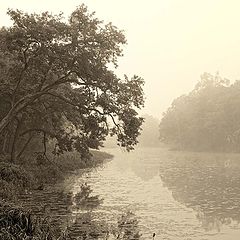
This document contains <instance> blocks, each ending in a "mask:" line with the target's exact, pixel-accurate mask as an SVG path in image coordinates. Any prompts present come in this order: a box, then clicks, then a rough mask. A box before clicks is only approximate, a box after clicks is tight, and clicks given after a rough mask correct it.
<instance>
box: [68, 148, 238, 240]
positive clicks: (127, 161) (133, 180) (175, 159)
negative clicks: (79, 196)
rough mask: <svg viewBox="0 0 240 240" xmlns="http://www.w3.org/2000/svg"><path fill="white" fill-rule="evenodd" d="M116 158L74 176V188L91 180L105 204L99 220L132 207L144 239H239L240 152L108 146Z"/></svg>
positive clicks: (98, 214) (116, 215) (111, 217)
mask: <svg viewBox="0 0 240 240" xmlns="http://www.w3.org/2000/svg"><path fill="white" fill-rule="evenodd" d="M107 152H109V153H111V154H113V155H114V159H113V160H112V161H110V162H108V163H106V164H105V165H104V166H102V167H100V168H98V169H96V170H94V171H88V172H86V173H84V174H83V175H82V174H81V176H80V175H79V177H78V176H75V177H74V179H72V181H71V187H72V190H73V192H77V191H79V186H80V184H81V183H82V182H87V183H88V184H89V185H90V186H91V187H92V189H93V194H97V195H99V196H100V197H101V198H103V199H104V200H103V203H102V204H101V205H100V206H99V207H98V208H96V209H95V210H93V212H95V214H96V216H97V218H98V219H101V220H102V221H104V220H105V221H107V222H111V221H112V222H114V221H115V220H116V218H118V217H119V216H120V215H121V214H122V212H124V211H127V210H130V211H132V212H134V213H135V215H136V217H137V219H138V220H139V228H140V231H141V234H142V239H151V238H152V234H153V233H156V237H155V239H169V240H170V239H171V240H178V239H181V240H182V239H206V240H208V239H209V240H212V239H218V240H223V239H227V240H229V239H239V236H240V225H239V221H240V174H239V173H240V156H239V155H238V154H223V153H189V152H177V151H168V150H167V149H164V148H161V149H160V148H141V149H137V150H136V151H134V152H132V153H126V152H124V151H121V150H119V149H107Z"/></svg>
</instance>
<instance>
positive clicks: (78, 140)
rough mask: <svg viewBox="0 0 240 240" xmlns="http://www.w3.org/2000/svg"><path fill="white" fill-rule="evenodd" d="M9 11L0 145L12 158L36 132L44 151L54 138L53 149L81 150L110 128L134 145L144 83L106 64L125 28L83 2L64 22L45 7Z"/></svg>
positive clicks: (1, 37) (3, 35)
mask: <svg viewBox="0 0 240 240" xmlns="http://www.w3.org/2000/svg"><path fill="white" fill-rule="evenodd" d="M8 15H9V16H10V17H11V19H12V21H13V25H12V26H11V27H8V28H5V27H4V28H2V29H1V30H0V141H1V143H2V144H1V146H2V148H1V150H0V151H1V152H9V153H11V155H12V160H14V159H15V158H16V156H20V155H21V154H22V152H24V151H25V149H26V147H27V146H28V144H29V143H30V142H31V141H32V140H33V139H34V138H35V137H38V138H39V136H41V137H42V141H43V146H44V152H46V142H47V140H48V139H54V140H55V141H54V142H55V153H62V152H64V151H72V150H74V149H75V150H78V151H79V152H80V153H82V154H85V153H88V149H89V148H98V147H99V145H101V142H102V141H103V140H104V139H105V137H106V136H107V135H108V134H112V135H113V134H116V135H117V138H118V142H119V144H120V145H121V146H123V147H125V148H126V149H127V150H131V149H133V146H134V145H135V144H137V137H138V135H139V131H140V126H141V123H142V121H143V119H142V118H141V117H139V116H138V113H137V111H136V110H137V109H140V108H141V107H143V104H144V98H143V89H142V86H143V84H144V81H143V79H142V78H140V77H138V76H133V77H132V78H128V77H127V76H125V78H124V79H120V78H119V77H118V76H117V75H116V74H115V73H114V71H113V70H112V69H114V67H115V68H116V67H117V59H118V57H120V56H122V48H121V47H122V45H123V44H125V43H126V40H125V36H124V34H123V32H122V31H119V30H118V29H117V28H116V27H115V26H113V25H112V24H111V23H109V24H106V25H104V23H103V22H102V21H99V20H98V19H97V18H95V16H94V13H89V12H88V10H87V8H86V7H85V6H84V5H82V6H80V7H78V8H77V9H76V10H75V11H74V12H73V13H72V14H71V16H70V18H69V19H68V20H66V19H64V18H63V16H62V15H61V14H59V15H52V14H50V13H48V12H45V13H42V14H27V13H23V12H21V11H19V10H9V11H8ZM109 120H110V121H111V123H109ZM16 149H18V151H17V150H16Z"/></svg>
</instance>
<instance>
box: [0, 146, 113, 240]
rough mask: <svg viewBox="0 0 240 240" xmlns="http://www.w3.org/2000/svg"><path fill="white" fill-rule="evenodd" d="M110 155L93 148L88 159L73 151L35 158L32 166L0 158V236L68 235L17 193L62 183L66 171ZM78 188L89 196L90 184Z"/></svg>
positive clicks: (94, 164) (21, 237) (20, 237)
mask: <svg viewBox="0 0 240 240" xmlns="http://www.w3.org/2000/svg"><path fill="white" fill-rule="evenodd" d="M112 158H113V156H112V155H111V154H109V153H106V152H102V151H96V150H92V151H91V158H90V159H88V160H87V161H86V160H84V159H81V158H80V154H79V153H76V152H75V153H73V152H72V153H67V154H63V155H61V156H59V157H58V161H56V159H54V161H53V162H44V163H41V164H40V163H37V162H36V163H35V164H33V163H32V164H31V166H30V165H29V163H28V164H26V165H25V164H21V165H20V164H12V163H8V162H5V161H1V162H0V185H1V189H0V199H1V200H0V219H1V220H0V238H1V239H6V240H7V239H67V238H66V236H65V233H64V231H63V229H59V226H54V225H52V224H51V222H50V221H48V220H47V218H48V217H49V216H47V215H45V214H44V213H42V214H41V215H42V217H39V216H38V215H35V214H34V213H33V212H34V211H33V209H29V208H26V207H23V205H24V202H23V201H24V200H22V199H21V198H20V197H19V195H21V194H23V193H24V194H26V195H28V194H33V192H34V191H41V190H43V189H44V188H47V187H49V186H50V185H52V186H54V185H56V184H57V183H61V182H62V181H63V180H64V178H65V177H66V176H67V175H68V174H74V172H75V171H76V170H79V169H86V168H94V167H97V166H99V165H101V164H103V163H104V162H105V161H107V160H110V159H112ZM50 187H51V186H50ZM81 190H82V191H81V192H83V193H84V192H85V195H86V196H87V197H89V194H90V192H91V190H90V189H89V186H86V185H85V188H84V187H83V188H81ZM60 191H61V190H60ZM81 192H80V193H81ZM68 194H69V193H68ZM78 195H79V194H78ZM66 196H67V193H66ZM33 204H35V203H33ZM79 204H80V205H81V204H83V203H82V202H79ZM59 232H61V234H60V235H59Z"/></svg>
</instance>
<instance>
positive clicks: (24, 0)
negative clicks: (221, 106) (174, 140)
mask: <svg viewBox="0 0 240 240" xmlns="http://www.w3.org/2000/svg"><path fill="white" fill-rule="evenodd" d="M82 3H85V4H86V5H87V6H88V9H89V10H90V11H91V12H92V11H95V12H96V16H97V17H98V18H99V19H101V20H104V21H105V22H106V23H107V22H112V23H113V24H114V25H116V26H117V27H118V28H119V29H123V30H124V31H125V35H126V38H127V41H128V45H127V46H126V47H125V48H124V57H122V58H120V59H119V68H118V70H117V72H118V74H119V75H120V76H122V75H123V74H127V75H129V76H132V75H134V74H137V75H139V76H141V77H143V78H144V79H145V82H146V84H145V87H144V90H145V95H146V104H145V108H144V110H143V111H142V112H143V113H148V114H151V115H153V116H155V117H158V118H159V117H160V115H161V113H162V111H165V110H166V109H167V107H169V106H170V104H171V102H172V100H173V99H174V98H176V97H178V96H180V95H181V94H184V93H187V92H189V91H190V90H191V89H192V88H193V87H194V85H195V84H196V83H197V81H198V80H199V79H200V75H201V74H202V73H203V72H209V73H212V74H215V73H216V72H217V71H219V72H220V75H221V76H223V77H226V78H229V79H230V80H237V79H240V67H239V64H240V1H239V0H148V1H145V0H144V1H141V0H131V1H130V0H118V1H117V0H67V1H66V0H59V1H55V0H41V1H39V0H0V25H9V24H10V22H9V18H8V16H7V15H6V11H7V8H18V9H21V10H23V11H27V12H40V11H46V10H48V11H51V12H54V13H58V12H60V11H62V12H64V13H65V14H66V16H68V15H69V14H70V13H71V12H72V11H73V10H74V9H75V8H76V6H78V5H81V4H82Z"/></svg>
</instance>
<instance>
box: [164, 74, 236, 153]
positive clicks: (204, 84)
mask: <svg viewBox="0 0 240 240" xmlns="http://www.w3.org/2000/svg"><path fill="white" fill-rule="evenodd" d="M239 104H240V84H239V81H236V82H235V83H233V84H230V83H229V80H227V79H224V78H221V77H220V76H219V74H216V75H215V76H213V75H211V74H208V73H205V74H203V75H202V76H201V81H200V82H199V83H198V84H197V85H196V86H195V88H194V89H193V90H192V91H191V92H190V93H189V94H187V95H183V96H180V97H179V98H177V99H175V100H174V101H173V103H172V105H171V107H170V108H169V109H168V110H167V111H166V112H165V114H164V116H163V119H162V121H161V123H160V135H161V139H162V141H164V142H166V143H169V144H172V145H174V146H176V147H177V148H180V149H188V150H200V151H201V150H207V151H237V152H238V151H240V110H239Z"/></svg>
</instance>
